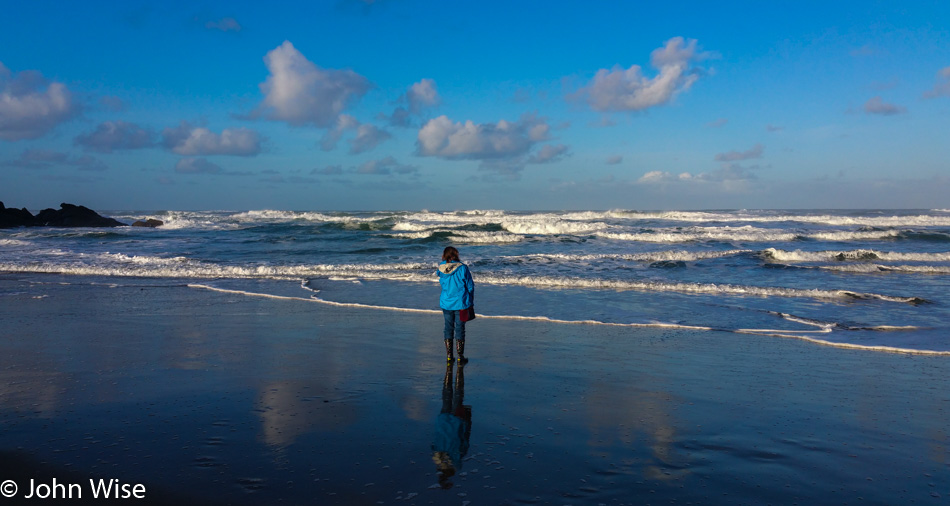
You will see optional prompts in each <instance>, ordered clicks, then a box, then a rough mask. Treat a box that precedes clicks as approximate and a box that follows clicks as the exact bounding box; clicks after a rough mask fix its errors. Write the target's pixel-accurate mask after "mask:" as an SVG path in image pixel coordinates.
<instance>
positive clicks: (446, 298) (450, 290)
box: [438, 246, 475, 363]
mask: <svg viewBox="0 0 950 506" xmlns="http://www.w3.org/2000/svg"><path fill="white" fill-rule="evenodd" d="M438 275H439V284H441V285H442V295H441V296H440V297H439V306H440V307H441V308H442V315H443V316H444V317H445V328H444V331H443V334H444V338H445V358H446V359H447V360H449V361H451V360H452V359H453V356H452V337H453V335H454V337H455V347H456V349H457V350H458V353H459V363H464V362H467V361H468V359H466V358H465V355H464V353H465V321H466V320H469V319H471V318H466V319H465V320H463V319H462V314H461V313H462V311H464V310H469V312H474V306H473V305H474V304H475V282H474V281H472V273H471V271H469V269H468V266H467V265H465V264H463V263H462V262H461V260H459V250H457V249H455V248H453V247H452V246H449V247H447V248H445V250H444V251H442V263H440V264H439V270H438Z"/></svg>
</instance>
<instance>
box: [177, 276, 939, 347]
mask: <svg viewBox="0 0 950 506" xmlns="http://www.w3.org/2000/svg"><path fill="white" fill-rule="evenodd" d="M187 286H188V287H189V288H195V289H200V290H209V291H214V292H220V293H228V294H233V295H243V296H248V297H264V298H269V299H279V300H293V301H299V302H310V303H319V304H324V305H329V306H335V307H349V308H358V309H371V310H378V311H395V312H402V313H416V314H431V315H439V314H442V311H440V310H434V309H417V308H404V307H395V306H379V305H373V304H363V303H359V302H336V301H332V300H328V299H324V298H321V297H318V296H316V295H315V294H312V295H311V296H310V297H309V298H305V297H291V296H286V295H274V294H266V293H259V292H251V291H246V290H233V289H227V288H219V287H215V286H211V285H206V284H194V283H192V284H188V285H187ZM301 287H302V288H304V289H306V290H309V291H311V292H314V293H315V292H316V290H313V289H311V288H309V287H307V286H306V285H305V284H303V283H302V284H301ZM777 314H779V315H780V316H782V317H783V318H784V319H786V320H789V321H793V322H796V323H801V324H804V325H808V326H814V327H818V328H819V330H777V329H725V328H715V327H707V326H696V325H682V324H676V323H662V322H648V323H613V322H602V321H598V320H560V319H554V318H548V317H546V316H516V315H485V314H479V315H478V317H479V318H481V319H486V320H522V321H538V322H546V323H553V324H560V325H604V326H610V327H627V328H631V329H635V328H666V329H682V330H694V331H714V330H715V331H721V332H731V333H736V334H754V335H761V336H770V337H784V338H794V339H801V340H804V341H807V342H811V343H815V344H820V345H823V346H831V347H835V348H847V349H855V350H865V351H881V352H889V353H903V354H913V355H940V356H950V351H935V350H917V349H911V348H898V347H892V346H869V345H861V344H852V343H840V342H835V341H828V340H824V339H818V338H816V337H811V336H808V335H806V334H827V333H830V332H832V328H833V327H834V326H835V324H829V323H821V322H815V321H812V320H808V319H804V318H798V317H794V316H792V315H788V314H784V313H777ZM885 328H886V329H887V330H904V329H903V328H901V327H887V326H885Z"/></svg>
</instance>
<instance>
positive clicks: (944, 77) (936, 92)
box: [924, 67, 950, 98]
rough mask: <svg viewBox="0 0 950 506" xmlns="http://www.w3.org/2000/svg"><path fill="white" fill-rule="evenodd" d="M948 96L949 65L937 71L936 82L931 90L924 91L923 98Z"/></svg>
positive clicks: (949, 89)
mask: <svg viewBox="0 0 950 506" xmlns="http://www.w3.org/2000/svg"><path fill="white" fill-rule="evenodd" d="M937 97H950V67H944V68H942V69H940V71H939V72H937V84H935V85H934V87H933V89H932V90H928V91H926V92H924V98H937Z"/></svg>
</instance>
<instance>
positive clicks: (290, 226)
mask: <svg viewBox="0 0 950 506" xmlns="http://www.w3.org/2000/svg"><path fill="white" fill-rule="evenodd" d="M102 213H103V214H104V215H107V216H111V217H113V218H116V219H119V220H124V221H129V220H132V219H138V218H140V217H141V216H145V215H148V216H152V217H155V218H157V219H159V220H162V221H163V222H164V225H163V226H162V227H160V228H138V227H136V228H132V227H127V228H121V229H110V230H101V229H82V228H77V229H59V228H44V229H5V230H3V231H0V271H2V272H7V273H10V275H19V276H28V275H30V274H44V275H67V276H94V277H105V278H109V279H118V278H139V277H143V278H155V279H159V280H161V279H169V280H179V281H178V282H181V283H185V284H188V283H191V284H208V283H209V282H210V283H214V284H219V282H220V281H226V280H243V281H246V282H248V283H256V284H260V283H267V282H273V283H286V282H290V283H293V284H296V285H297V286H298V287H299V286H300V284H301V283H303V284H305V285H307V286H310V287H313V288H314V289H318V290H320V292H319V293H320V295H319V298H320V299H321V300H322V301H324V302H325V303H328V304H329V303H339V304H354V305H355V306H353V307H361V306H359V305H360V304H362V305H365V306H366V307H367V308H375V307H389V308H403V309H411V308H416V309H420V310H421V309H427V308H431V304H430V303H431V301H432V300H434V299H437V294H436V295H433V291H434V290H437V288H438V285H437V284H436V278H435V276H434V275H433V273H434V270H435V265H436V264H437V260H438V258H439V255H440V253H441V250H442V248H443V247H444V246H446V245H449V244H452V245H455V246H456V247H458V248H459V249H460V250H461V252H462V259H463V261H465V262H466V263H468V264H469V265H470V266H471V268H472V272H473V275H474V277H475V281H476V283H477V285H478V287H479V288H478V294H479V295H478V298H479V301H480V302H479V305H480V310H482V311H484V312H485V314H486V316H499V317H502V316H504V315H508V316H505V317H511V318H515V317H517V318H529V319H530V318H537V319H539V320H540V319H547V320H549V321H564V322H568V321H570V322H575V321H576V322H585V321H590V322H600V323H602V324H627V323H629V322H667V323H668V324H670V325H681V326H683V327H684V328H693V327H696V328H714V329H726V330H730V331H733V332H743V333H752V334H759V335H769V336H773V335H781V336H784V337H788V336H795V337H798V338H804V337H807V338H808V339H819V340H828V341H833V342H835V343H837V344H835V345H836V346H839V347H844V346H851V345H854V346H861V347H864V348H867V349H873V348H874V347H885V348H895V349H912V350H919V351H921V352H923V351H928V352H929V351H934V352H940V353H942V352H944V351H950V304H948V302H950V301H948V295H947V294H948V293H950V212H948V211H946V210H901V211H889V210H857V211H829V210H801V211H781V210H736V211H638V210H622V209H620V210H609V211H564V212H560V211H545V212H514V211H504V210H468V211H452V212H436V211H390V212H332V211H283V210H239V211H157V212H156V211H119V212H108V211H102ZM209 286H210V285H209ZM298 289H299V288H298ZM251 291H255V290H251ZM256 291H257V292H260V293H270V292H272V290H256ZM308 295H309V294H308ZM288 296H290V295H288ZM305 298H309V297H305ZM512 309H517V311H514V313H517V314H513V311H512ZM777 314H786V315H796V318H800V319H801V321H817V322H832V323H834V326H833V327H830V329H831V331H830V332H826V330H825V327H815V328H810V329H806V330H802V329H801V328H798V329H795V328H794V327H795V326H801V325H806V324H804V323H801V322H800V321H792V320H789V319H787V318H779V320H780V321H782V322H784V324H785V325H782V326H780V328H777V329H774V328H773V325H772V324H771V323H774V322H773V320H774V319H776V316H775V315H777ZM766 315H770V316H766ZM806 326H809V325H806ZM785 327H790V328H785ZM783 328H784V330H783ZM756 329H757V330H756ZM770 329H771V330H770ZM881 329H900V330H899V331H889V332H883V331H882V330H881ZM773 330H774V331H773Z"/></svg>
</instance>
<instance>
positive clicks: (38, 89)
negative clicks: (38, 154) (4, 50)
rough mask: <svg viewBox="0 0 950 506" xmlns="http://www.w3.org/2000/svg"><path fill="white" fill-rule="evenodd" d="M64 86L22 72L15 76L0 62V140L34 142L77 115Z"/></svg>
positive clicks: (76, 110) (37, 74)
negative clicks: (27, 140)
mask: <svg viewBox="0 0 950 506" xmlns="http://www.w3.org/2000/svg"><path fill="white" fill-rule="evenodd" d="M79 111H80V107H79V104H77V103H76V102H74V101H73V97H72V93H70V91H69V89H67V88H66V85H64V84H62V83H57V82H52V83H50V82H48V81H47V80H46V79H45V78H43V76H42V74H40V73H39V72H36V71H34V70H26V71H23V72H19V73H17V74H16V75H15V76H14V75H13V74H12V73H11V72H10V70H9V69H7V68H6V67H5V66H4V65H3V63H0V139H3V140H7V141H16V140H21V139H36V138H38V137H42V136H43V135H44V134H46V133H47V132H49V131H50V130H52V129H53V128H54V127H56V126H57V125H59V124H60V123H62V122H64V121H67V120H69V119H71V118H73V117H74V116H76V115H77V114H79Z"/></svg>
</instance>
